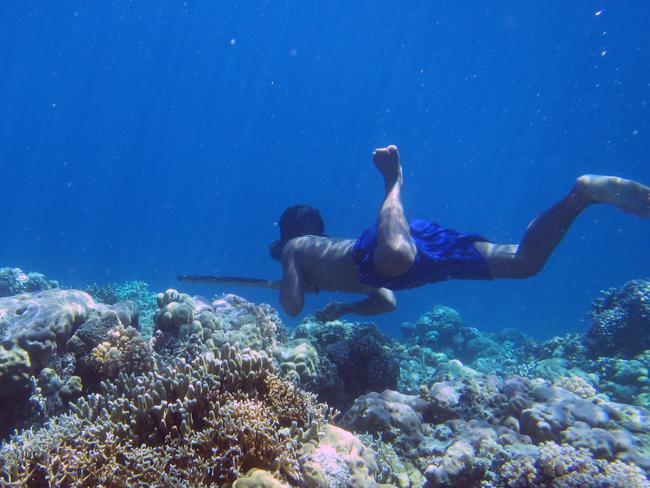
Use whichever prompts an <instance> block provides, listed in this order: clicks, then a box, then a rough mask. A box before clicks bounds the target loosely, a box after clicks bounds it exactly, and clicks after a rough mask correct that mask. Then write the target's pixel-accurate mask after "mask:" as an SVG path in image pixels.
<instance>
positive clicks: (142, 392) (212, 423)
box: [0, 344, 328, 486]
mask: <svg viewBox="0 0 650 488" xmlns="http://www.w3.org/2000/svg"><path fill="white" fill-rule="evenodd" d="M102 390H103V393H102V394H94V395H89V396H88V397H86V398H85V399H82V400H80V401H79V402H78V403H77V404H76V406H75V407H74V415H67V416H63V417H60V418H59V420H58V421H57V422H55V424H54V427H52V426H50V427H49V428H47V429H44V430H41V431H39V432H38V433H36V434H35V433H33V432H29V433H26V434H23V435H22V436H21V438H20V439H19V440H17V441H15V442H12V443H8V444H7V445H5V447H4V448H3V450H2V452H0V480H4V481H5V482H11V483H18V484H22V485H24V486H41V485H43V483H44V480H50V483H53V484H52V486H53V485H56V486H76V485H78V484H84V485H112V486H136V485H144V484H154V485H156V486H178V485H186V484H190V485H192V486H208V485H211V484H212V485H220V484H223V483H231V482H233V481H234V480H236V479H237V478H239V477H240V476H241V475H242V474H243V473H245V472H247V471H249V470H251V469H253V468H259V469H263V470H265V471H268V472H270V473H274V474H275V475H276V476H277V477H278V479H281V480H283V481H293V482H295V481H296V480H298V479H300V477H301V471H300V465H299V457H300V455H301V454H300V452H301V451H300V448H301V446H302V445H304V443H306V442H307V441H309V440H310V439H313V438H314V437H315V436H316V434H317V431H318V428H319V425H322V423H323V422H324V421H325V420H326V419H327V417H328V414H327V407H326V406H325V405H322V404H318V403H316V401H315V399H314V397H313V396H312V395H310V394H306V393H304V392H302V391H300V390H298V389H296V387H295V385H293V384H290V383H284V382H283V380H280V379H278V378H277V377H275V376H274V374H273V371H272V368H271V363H270V359H269V357H268V356H267V355H266V353H265V352H263V351H262V352H260V353H258V352H256V351H251V350H249V349H245V350H243V351H239V350H238V349H237V348H236V347H233V346H230V345H228V344H226V345H224V346H223V347H222V348H221V349H218V350H213V351H210V352H209V353H207V354H205V355H202V356H200V357H198V358H197V359H195V360H194V361H192V362H191V363H187V362H185V361H183V360H178V361H176V362H175V363H174V364H173V365H171V366H166V367H164V368H161V369H160V371H158V372H149V373H146V374H140V375H136V374H130V375H126V374H124V373H121V374H119V376H118V378H117V380H116V381H114V382H112V383H108V382H104V383H102ZM278 395H281V396H282V397H281V398H278ZM60 425H73V427H74V428H70V429H62V428H57V427H56V426H60ZM34 438H41V439H43V438H44V439H47V441H46V442H40V443H39V445H38V446H34V445H33V444H30V441H29V440H30V439H34ZM21 442H22V443H23V444H24V445H23V446H22V447H20V448H19V447H18V446H19V445H20V443H21ZM80 480H82V481H80ZM39 483H40V484H39ZM45 486H47V483H45Z"/></svg>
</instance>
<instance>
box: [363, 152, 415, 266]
mask: <svg viewBox="0 0 650 488" xmlns="http://www.w3.org/2000/svg"><path fill="white" fill-rule="evenodd" d="M373 161H374V163H375V166H376V167H377V169H378V170H379V172H380V173H381V174H382V176H383V177H384V185H385V190H386V193H385V196H384V200H383V202H382V204H381V208H380V209H379V217H378V219H377V247H376V249H375V251H374V253H373V255H372V261H373V265H374V267H375V269H376V270H377V272H378V273H380V274H381V275H383V276H388V277H393V276H398V275H400V274H402V273H405V272H406V271H408V270H409V269H410V268H411V266H413V262H414V261H415V253H416V250H415V245H414V244H413V241H412V240H411V231H410V229H409V223H408V220H407V219H406V216H405V215H404V208H403V207H402V200H401V189H402V167H401V166H400V162H399V153H398V152H397V147H395V146H388V147H387V148H381V149H376V150H375V152H374V153H373Z"/></svg>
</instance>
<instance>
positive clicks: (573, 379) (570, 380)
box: [553, 375, 597, 400]
mask: <svg viewBox="0 0 650 488" xmlns="http://www.w3.org/2000/svg"><path fill="white" fill-rule="evenodd" d="M553 385H554V386H557V387H558V388H564V389H565V390H567V391H570V392H571V393H574V394H576V395H578V396H579V397H581V398H585V399H587V400H588V399H590V398H593V397H594V396H596V393H597V392H596V389H595V388H594V387H593V386H591V384H590V383H589V382H588V381H587V380H585V379H584V378H582V377H580V376H575V375H572V376H560V377H558V378H557V379H556V380H555V382H554V383H553Z"/></svg>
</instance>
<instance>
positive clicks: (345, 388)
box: [293, 318, 400, 409]
mask: <svg viewBox="0 0 650 488" xmlns="http://www.w3.org/2000/svg"><path fill="white" fill-rule="evenodd" d="M293 337H294V338H302V339H306V340H308V341H309V342H310V343H311V344H312V345H313V346H314V347H315V348H316V350H317V351H318V356H319V358H320V367H319V370H318V377H317V378H316V380H315V381H314V382H313V389H314V391H316V392H317V393H318V394H319V396H320V398H322V399H323V400H324V401H326V402H327V403H328V404H330V405H333V406H335V407H336V408H341V409H343V408H346V407H348V406H349V405H350V404H351V403H352V401H353V400H354V399H355V398H356V397H358V396H359V395H362V394H364V393H367V392H369V391H383V390H385V389H396V388H397V383H398V381H399V374H400V370H399V361H398V359H397V357H396V356H395V354H393V352H392V351H391V347H392V346H393V340H392V339H391V338H389V337H388V336H387V335H385V334H383V333H382V332H381V331H380V330H379V329H378V328H377V326H376V325H374V324H351V323H345V322H340V321H334V322H327V323H322V322H317V321H314V320H313V319H311V318H307V319H306V320H305V321H303V323H302V324H300V325H299V326H298V327H297V329H296V330H295V332H294V334H293Z"/></svg>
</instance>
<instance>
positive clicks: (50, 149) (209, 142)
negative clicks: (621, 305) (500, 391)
mask: <svg viewBox="0 0 650 488" xmlns="http://www.w3.org/2000/svg"><path fill="white" fill-rule="evenodd" d="M0 13H1V15H2V19H3V29H1V30H0V42H1V45H2V49H1V50H0V72H1V73H2V76H0V106H1V107H2V110H1V111H0V164H1V165H2V166H1V167H2V171H1V172H0V184H1V187H2V196H1V198H0V210H1V213H0V215H1V216H2V230H3V233H2V238H1V239H0V266H19V267H21V268H22V269H24V270H26V271H40V272H43V273H45V274H46V275H47V276H48V277H50V278H53V279H58V280H60V281H61V282H62V283H63V284H65V285H67V286H76V287H81V288H83V287H84V286H85V285H86V284H87V283H88V282H99V283H102V282H107V281H113V282H116V281H122V280H127V279H142V280H146V281H148V282H149V283H150V284H151V287H152V289H153V290H156V291H158V290H163V289H166V288H169V287H177V288H179V289H181V290H183V291H187V292H189V293H192V294H195V293H198V294H204V295H212V294H214V293H217V292H220V291H222V290H217V289H214V288H211V287H206V286H187V285H180V284H179V283H177V282H176V280H175V276H176V274H178V273H215V274H217V273H220V274H230V275H250V276H259V277H268V278H276V277H279V274H280V268H279V266H278V264H277V263H275V262H273V261H271V259H270V258H269V256H268V250H267V246H268V243H269V242H270V241H272V240H273V239H276V238H277V233H278V229H277V227H276V224H275V223H276V221H277V219H278V217H279V215H280V213H281V212H282V210H283V209H284V208H285V207H286V206H288V205H291V204H294V203H308V204H311V205H314V206H316V207H318V208H320V210H321V212H322V214H323V216H324V218H325V221H326V230H327V232H328V233H329V234H330V235H341V236H349V237H356V236H358V235H359V234H360V233H361V231H362V230H363V229H364V228H365V227H366V226H367V225H369V224H370V223H371V222H372V221H373V219H374V218H375V216H376V212H377V209H378V206H379V203H380V199H381V196H382V182H381V180H380V178H379V175H378V174H377V173H376V171H375V169H374V167H373V166H372V163H371V159H370V154H371V151H372V149H373V148H375V147H378V146H383V145H387V144H392V143H394V144H397V145H398V146H399V148H400V151H401V154H402V160H403V164H404V171H405V187H404V201H405V205H406V210H407V213H408V215H409V216H410V217H422V218H432V219H434V220H436V221H438V222H439V223H441V224H443V225H447V226H450V227H453V228H456V229H458V230H460V231H463V232H476V233H481V234H483V235H485V236H487V237H488V238H490V239H491V240H493V241H496V242H516V241H517V240H518V239H519V238H520V237H521V235H522V234H523V231H524V229H525V227H526V225H527V223H528V222H529V221H530V219H532V218H533V217H534V216H535V215H536V214H538V213H539V212H541V211H542V210H544V209H545V208H546V207H548V206H549V205H551V204H552V203H554V202H555V201H556V200H558V199H559V198H561V197H562V196H563V194H564V193H565V192H567V191H568V190H569V188H570V187H571V184H572V180H573V179H574V178H575V177H576V176H578V175H580V174H582V173H605V174H619V175H621V176H625V177H629V178H634V179H638V180H641V181H645V182H650V165H649V164H648V149H649V134H650V113H649V110H650V108H649V106H648V103H649V101H650V39H649V38H648V36H647V32H646V29H647V27H646V26H647V25H648V24H649V23H650V5H648V4H647V3H646V2H642V1H633V2H623V1H611V2H610V1H607V2H605V1H586V2H569V3H567V2H544V3H532V2H519V1H514V0H510V1H504V2H498V4H494V5H491V4H488V3H486V2H478V1H473V2H469V1H468V2H451V1H450V2H408V3H403V2H394V1H370V2H327V3H325V2H286V1H278V2H239V3H232V2H187V3H181V2H29V1H25V2H5V3H3V5H2V6H0ZM649 237H650V222H648V221H643V220H640V219H637V218H635V217H632V216H629V215H625V214H622V213H621V212H618V211H616V210H614V209H611V208H605V207H599V208H590V209H589V210H588V211H587V212H586V213H585V214H584V215H582V216H581V217H580V218H579V220H578V221H577V222H576V223H575V225H574V227H573V228H572V229H571V231H570V232H569V235H568V236H567V238H566V240H565V242H563V243H562V245H561V246H560V248H559V249H558V250H557V252H556V253H555V254H554V255H553V256H552V258H551V259H550V261H549V263H548V265H547V268H546V269H545V271H544V272H543V273H542V274H540V275H538V276H536V277H534V278H532V279H529V280H525V281H500V282H491V283H487V282H449V283H441V284H436V285H430V286H427V287H423V288H420V289H416V290H411V291H407V292H401V293H400V294H399V295H398V299H399V302H400V305H399V308H398V310H397V311H396V312H394V313H392V314H390V315H386V316H383V317H378V318H377V319H376V321H377V322H378V323H379V324H380V325H381V326H382V327H384V328H385V330H387V331H392V332H395V331H397V330H398V328H399V324H401V323H402V322H403V321H405V320H413V319H415V318H417V317H418V316H419V315H420V314H422V313H423V312H425V311H426V310H428V309H429V308H430V307H431V306H432V305H434V304H438V303H442V304H446V305H450V306H452V307H454V308H457V309H458V310H459V311H460V312H461V313H462V314H463V316H464V318H465V322H466V323H467V324H468V325H472V326H475V327H479V328H482V329H485V330H494V329H498V328H501V327H516V328H519V329H521V330H524V331H525V332H527V333H529V334H531V335H533V336H548V335H550V334H551V333H557V332H564V331H568V330H579V329H583V328H585V327H586V312H587V311H588V308H589V303H590V301H591V300H592V299H593V298H594V297H595V296H596V295H597V294H598V291H599V290H600V289H602V288H607V287H610V286H615V285H620V284H621V283H622V282H624V281H625V280H628V279H632V278H640V277H648V276H650V258H649V255H648V240H649ZM224 291H226V290H224ZM227 291H233V292H236V293H239V294H242V295H243V296H245V297H247V298H249V299H251V300H253V301H265V302H268V303H271V304H272V305H274V306H276V307H278V308H279V303H278V300H277V296H276V294H275V293H273V292H269V291H267V290H250V289H238V288H230V289H228V290H227ZM345 298H348V297H345ZM350 298H351V297H350ZM331 299H340V297H336V296H334V295H326V294H323V295H321V296H319V297H309V298H308V300H307V304H306V309H305V313H308V312H311V311H313V310H315V309H316V308H318V307H322V306H323V305H324V304H326V303H327V302H328V301H329V300H331ZM284 318H286V319H287V321H288V323H289V324H295V323H297V320H296V319H289V318H288V317H286V316H284Z"/></svg>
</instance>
